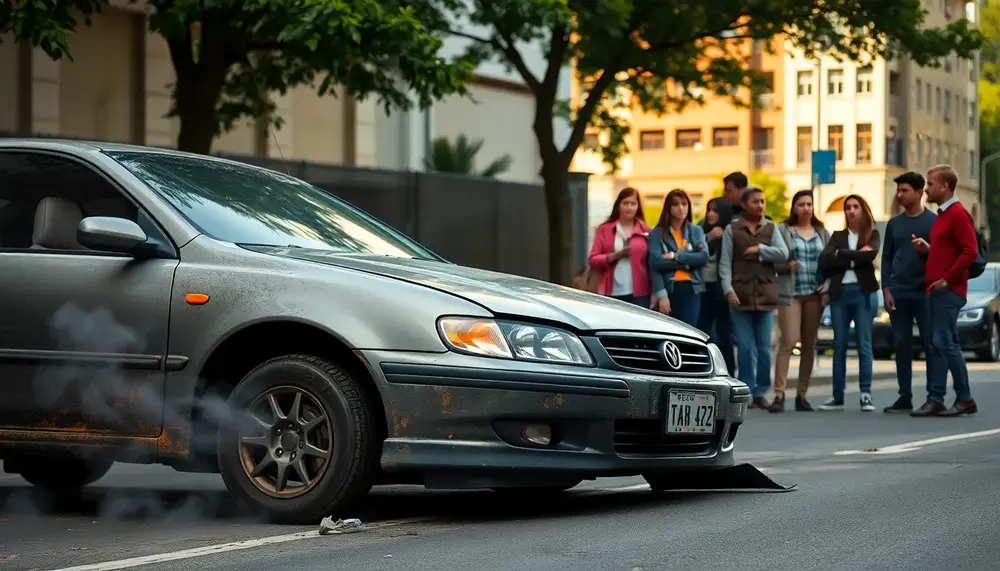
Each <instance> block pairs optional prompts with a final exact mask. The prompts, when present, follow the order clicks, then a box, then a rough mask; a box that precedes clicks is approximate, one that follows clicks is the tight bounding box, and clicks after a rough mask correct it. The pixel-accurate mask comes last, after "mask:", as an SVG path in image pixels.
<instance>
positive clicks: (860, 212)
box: [819, 194, 880, 412]
mask: <svg viewBox="0 0 1000 571" xmlns="http://www.w3.org/2000/svg"><path fill="white" fill-rule="evenodd" d="M844 217H845V218H846V226H847V227H846V228H845V229H843V230H838V231H836V232H834V233H833V234H832V235H831V236H830V241H829V242H827V245H826V247H825V248H824V249H823V258H822V263H821V264H822V272H823V277H824V278H825V279H826V284H825V290H826V292H827V293H828V295H829V296H830V317H831V320H832V322H833V396H832V397H831V398H830V400H828V401H826V403H824V404H822V405H820V407H819V409H820V410H843V408H844V391H845V389H846V388H847V344H848V339H849V336H850V334H851V322H854V330H855V331H856V332H857V340H858V358H859V361H860V363H859V371H858V384H859V385H860V388H861V410H863V411H866V412H870V411H873V410H875V403H874V402H873V401H872V394H871V390H872V359H873V357H872V323H873V322H874V321H875V315H876V313H878V295H877V292H878V288H879V285H878V278H876V277H875V258H876V257H877V256H878V250H879V245H880V238H879V233H878V230H876V229H875V217H874V216H872V210H871V208H870V207H869V206H868V203H867V202H865V199H863V198H861V197H860V196H857V195H855V194H852V195H850V196H848V197H847V198H846V199H845V200H844Z"/></svg>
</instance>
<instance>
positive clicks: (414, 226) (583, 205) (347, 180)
mask: <svg viewBox="0 0 1000 571" xmlns="http://www.w3.org/2000/svg"><path fill="white" fill-rule="evenodd" d="M3 136H8V137H9V136H16V135H13V134H9V133H0V137H3ZM29 136H43V137H47V138H51V137H50V136H46V135H29ZM64 138H68V137H64ZM216 155H218V156H221V157H225V158H228V159H233V160H238V161H241V162H245V163H248V164H252V165H256V166H261V167H264V168H269V169H272V170H276V171H279V172H283V173H287V174H290V175H291V176H294V177H296V178H300V179H302V180H304V181H306V182H309V183H311V184H314V185H316V186H318V187H319V188H322V189H324V190H326V191H327V192H330V193H332V194H334V195H335V196H337V197H339V198H342V199H344V200H346V201H347V202H350V203H351V204H353V205H355V206H357V207H359V208H361V209H362V210H365V211H366V212H368V213H369V214H371V215H372V216H375V217H376V218H378V219H380V220H382V221H383V222H385V223H387V224H389V225H390V226H392V227H394V228H395V229H397V230H399V231H400V232H403V233H405V234H406V235H408V236H409V237H411V238H413V239H415V240H417V241H418V242H420V243H421V244H424V245H425V246H427V247H428V248H430V249H431V250H433V251H434V252H436V253H437V254H438V255H440V256H442V257H444V258H445V259H447V260H449V261H451V262H454V263H456V264H460V265H464V266H472V267H477V268H483V269H488V270H495V271H499V272H505V273H510V274H517V275H522V276H527V277H533V278H538V279H542V280H548V279H549V247H548V221H547V216H546V206H545V193H544V190H543V189H542V187H541V186H540V185H532V184H520V183H514V182H506V181H499V180H494V179H485V178H478V177H468V176H461V175H453V174H447V173H423V172H409V171H397V170H388V169H374V168H364V167H356V166H348V165H333V164H321V163H311V162H304V161H289V160H279V159H274V158H269V157H258V156H247V155H235V154H228V153H216ZM587 177H588V175H586V174H576V173H573V174H571V177H570V178H571V182H570V195H571V203H572V209H573V219H574V227H575V234H574V247H573V250H574V267H582V265H583V263H584V260H585V259H586V253H587V247H588V245H589V244H588V243H587Z"/></svg>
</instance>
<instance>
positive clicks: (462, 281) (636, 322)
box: [248, 246, 708, 340]
mask: <svg viewBox="0 0 1000 571" xmlns="http://www.w3.org/2000/svg"><path fill="white" fill-rule="evenodd" d="M248 249H251V250H253V251H256V252H259V253H263V254H270V255H275V256H282V257H287V258H293V259H297V260H302V261H306V262H315V263H320V264H325V265H329V266H336V267H341V268H349V269H352V270H357V271H362V272H368V273H372V274H377V275H380V276H384V277H388V278H394V279H398V280H403V281H406V282H409V283H413V284H417V285H421V286H424V287H429V288H433V289H436V290H439V291H443V292H445V293H449V294H452V295H455V296H458V297H461V298H464V299H467V300H469V301H471V302H473V303H477V304H479V305H481V306H483V307H485V308H486V309H488V310H490V311H492V312H493V313H495V314H497V315H498V316H507V317H518V316H521V317H527V318H532V319H542V320H548V321H554V322H559V323H564V324H566V325H569V326H570V327H573V328H575V329H578V330H581V331H613V330H628V331H645V332H652V333H669V334H676V335H685V336H688V337H694V338H696V339H701V340H707V339H708V336H707V335H705V334H704V333H702V332H701V331H700V330H699V329H697V328H694V327H691V326H689V325H687V324H685V323H683V322H681V321H678V320H676V319H671V318H668V317H666V316H663V315H661V314H659V313H656V312H653V311H649V310H646V309H642V308H639V307H636V306H634V305H632V304H629V303H625V302H621V301H618V300H615V299H611V298H609V297H606V296H600V295H596V294H591V293H588V292H584V291H580V290H577V289H573V288H568V287H563V286H559V285H555V284H551V283H549V282H545V281H541V280H536V279H531V278H526V277H521V276H513V275H510V274H502V273H499V272H493V271H489V270H481V269H477V268H469V267H465V266H459V265H455V264H449V263H445V262H436V261H431V260H416V259H409V258H393V257H387V256H369V255H348V254H342V253H338V252H328V251H324V250H309V249H303V248H268V247H259V246H254V247H249V248H248Z"/></svg>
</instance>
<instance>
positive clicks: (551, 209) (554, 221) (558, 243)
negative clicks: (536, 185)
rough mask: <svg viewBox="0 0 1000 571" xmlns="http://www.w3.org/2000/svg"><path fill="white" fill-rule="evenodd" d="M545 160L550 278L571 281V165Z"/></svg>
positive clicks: (566, 282)
mask: <svg viewBox="0 0 1000 571" xmlns="http://www.w3.org/2000/svg"><path fill="white" fill-rule="evenodd" d="M561 162H562V161H557V160H550V161H544V164H545V166H544V167H543V168H542V180H543V181H544V184H545V206H546V210H547V213H548V220H549V281H550V282H552V283H557V284H561V285H567V286H568V285H572V283H573V276H574V275H575V274H576V272H575V269H576V268H574V267H573V210H572V206H571V204H570V198H569V165H563V164H561Z"/></svg>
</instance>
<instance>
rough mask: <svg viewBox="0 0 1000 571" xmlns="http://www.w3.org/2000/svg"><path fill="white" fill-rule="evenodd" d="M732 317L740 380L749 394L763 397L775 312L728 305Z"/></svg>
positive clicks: (767, 381)
mask: <svg viewBox="0 0 1000 571" xmlns="http://www.w3.org/2000/svg"><path fill="white" fill-rule="evenodd" d="M730 314H731V315H732V318H733V338H734V339H735V340H736V350H737V353H738V355H737V358H738V359H739V366H740V370H739V379H740V380H741V381H743V382H744V383H746V384H747V386H748V387H750V393H751V394H752V395H753V396H754V398H756V397H762V396H764V395H765V394H766V393H767V390H768V389H769V388H771V328H772V327H774V313H772V312H770V311H741V310H739V309H736V308H733V307H731V308H730Z"/></svg>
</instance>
